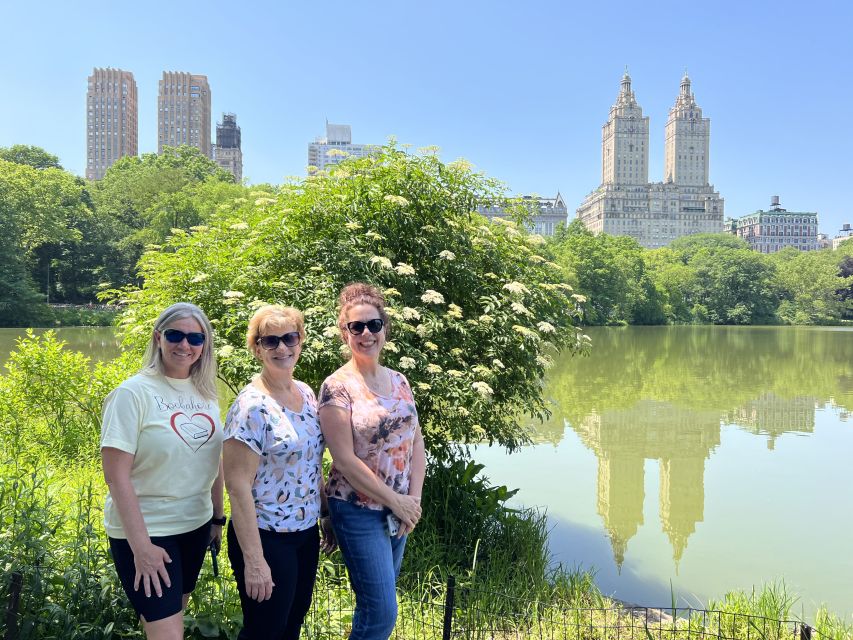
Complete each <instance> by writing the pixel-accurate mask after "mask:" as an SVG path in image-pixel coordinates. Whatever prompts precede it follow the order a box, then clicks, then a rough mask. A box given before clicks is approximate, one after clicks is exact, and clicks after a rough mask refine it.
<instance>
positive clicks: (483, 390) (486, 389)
mask: <svg viewBox="0 0 853 640" xmlns="http://www.w3.org/2000/svg"><path fill="white" fill-rule="evenodd" d="M471 387H472V388H473V389H474V391H476V392H477V393H479V394H480V395H481V396H483V397H484V398H488V397H489V396H491V395H492V394H493V393H494V390H493V389H492V388H491V387H490V386H489V385H487V384H486V383H485V382H483V381H481V380H478V381H477V382H474V383H472V384H471Z"/></svg>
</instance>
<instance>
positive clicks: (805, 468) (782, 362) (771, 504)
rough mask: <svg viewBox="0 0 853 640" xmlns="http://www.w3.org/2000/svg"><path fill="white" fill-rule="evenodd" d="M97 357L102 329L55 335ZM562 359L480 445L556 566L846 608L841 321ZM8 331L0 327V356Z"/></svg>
mask: <svg viewBox="0 0 853 640" xmlns="http://www.w3.org/2000/svg"><path fill="white" fill-rule="evenodd" d="M57 333H58V335H59V337H60V338H62V339H63V340H66V341H67V342H68V345H69V347H71V348H74V349H79V350H82V351H83V352H85V353H86V354H87V355H90V356H92V357H93V359H96V360H101V359H106V358H110V357H112V356H114V355H115V354H116V353H117V352H118V347H117V345H116V341H115V339H114V336H113V331H112V329H110V328H95V329H92V328H66V329H59V330H58V331H57ZM588 333H589V334H590V335H591V337H592V339H593V345H594V347H593V350H592V354H591V355H590V356H589V357H586V358H562V359H559V360H558V361H557V363H556V365H555V367H554V368H553V369H552V370H551V372H550V375H549V377H548V380H547V384H546V389H545V394H546V396H547V397H548V398H549V399H550V400H551V402H552V409H553V416H552V418H551V420H549V421H548V422H547V423H546V424H544V425H536V426H535V427H534V439H535V441H536V442H537V444H535V445H533V446H529V447H525V448H524V449H522V450H521V451H518V452H516V453H514V454H512V455H507V454H505V453H504V452H503V451H501V450H499V449H486V448H479V449H478V450H477V451H476V453H475V456H476V458H477V459H478V460H480V461H481V462H484V463H486V464H487V467H488V469H487V472H488V474H489V475H490V477H491V478H492V479H493V480H495V481H497V482H499V483H502V484H508V485H510V486H512V487H520V489H521V490H520V491H519V493H518V494H517V496H516V500H517V501H519V502H521V503H523V504H527V505H536V506H541V507H545V508H547V511H548V516H549V519H550V523H551V526H552V527H553V528H552V530H551V536H550V544H551V551H552V552H553V554H554V559H555V561H557V562H562V563H563V564H564V565H567V566H569V567H572V566H576V565H580V566H583V567H586V568H594V569H595V571H596V580H597V582H598V584H599V586H600V587H601V588H602V589H603V590H604V591H605V592H606V593H609V594H613V595H615V596H616V597H619V598H622V599H624V600H628V601H630V602H635V603H640V604H648V605H668V604H669V603H670V584H672V588H673V589H674V590H675V593H676V595H677V596H678V598H679V600H680V603H681V604H685V603H686V604H690V605H694V606H701V605H702V604H703V603H704V602H706V601H707V599H708V598H712V597H718V596H720V595H722V594H723V593H724V592H725V591H727V590H729V589H732V588H742V589H747V590H749V589H751V588H752V586H753V585H760V584H761V583H762V582H765V581H771V580H774V579H778V578H784V580H785V582H786V584H787V585H788V587H789V588H790V590H791V591H793V592H796V593H798V594H800V596H801V597H802V600H801V602H800V603H799V604H798V605H797V612H800V611H802V612H803V613H804V614H805V615H807V616H810V615H812V613H813V612H814V610H815V608H816V606H817V605H818V604H820V603H826V604H827V605H828V606H829V607H830V608H831V609H832V610H834V611H835V612H836V613H839V614H841V615H846V616H848V618H849V616H850V615H851V614H853V420H851V419H850V417H849V416H850V412H851V411H853V331H850V330H846V329H841V328H811V327H745V328H740V327H629V328H621V329H590V330H589V331H588ZM21 334H23V330H19V329H0V363H2V362H4V361H5V360H6V358H7V356H8V353H9V351H11V350H12V348H13V347H14V341H15V338H16V337H18V336H20V335H21Z"/></svg>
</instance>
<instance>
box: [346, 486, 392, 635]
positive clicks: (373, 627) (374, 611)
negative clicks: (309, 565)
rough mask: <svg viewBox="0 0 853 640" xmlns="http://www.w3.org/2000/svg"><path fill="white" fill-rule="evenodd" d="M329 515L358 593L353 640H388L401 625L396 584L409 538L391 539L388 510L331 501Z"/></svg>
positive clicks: (353, 621) (353, 619)
mask: <svg viewBox="0 0 853 640" xmlns="http://www.w3.org/2000/svg"><path fill="white" fill-rule="evenodd" d="M329 512H330V513H331V516H332V526H333V527H334V529H335V537H336V538H337V539H338V545H339V546H340V548H341V552H342V553H343V554H344V562H345V563H346V565H347V570H348V571H349V577H350V583H351V584H352V590H353V591H354V592H355V613H354V614H353V618H352V633H350V640H388V637H389V636H390V635H391V632H392V631H393V630H394V623H395V622H397V590H396V583H397V576H398V575H399V573H400V565H401V564H402V562H403V551H404V549H405V548H406V537H407V536H404V537H403V538H397V537H396V536H395V537H393V538H392V537H390V536H389V535H388V530H387V528H386V525H385V517H386V516H387V515H388V513H389V511H388V510H387V509H386V510H383V511H378V510H374V509H366V508H364V507H358V506H356V505H353V504H350V503H349V502H345V501H344V500H337V499H335V498H330V499H329Z"/></svg>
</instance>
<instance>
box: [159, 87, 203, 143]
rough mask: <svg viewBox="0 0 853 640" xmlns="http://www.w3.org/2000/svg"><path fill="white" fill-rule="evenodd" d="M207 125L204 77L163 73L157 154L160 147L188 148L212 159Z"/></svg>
mask: <svg viewBox="0 0 853 640" xmlns="http://www.w3.org/2000/svg"><path fill="white" fill-rule="evenodd" d="M210 122H211V120H210V86H209V85H208V84H207V76H199V75H193V74H191V73H182V72H175V71H164V72H163V78H162V79H161V80H160V94H159V98H158V100H157V153H163V147H164V146H170V147H178V146H180V145H182V144H188V145H190V146H192V147H196V148H198V149H200V150H201V152H202V153H203V154H204V155H206V156H207V157H208V158H212V157H213V149H212V147H211V144H210Z"/></svg>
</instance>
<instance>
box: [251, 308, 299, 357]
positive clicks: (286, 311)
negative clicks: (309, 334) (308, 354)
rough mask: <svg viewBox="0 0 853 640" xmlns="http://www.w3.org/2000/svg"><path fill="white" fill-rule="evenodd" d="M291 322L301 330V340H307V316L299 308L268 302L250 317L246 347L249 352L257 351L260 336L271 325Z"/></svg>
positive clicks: (297, 329)
mask: <svg viewBox="0 0 853 640" xmlns="http://www.w3.org/2000/svg"><path fill="white" fill-rule="evenodd" d="M285 322H290V323H292V324H293V325H294V326H295V327H296V331H297V332H299V341H300V342H305V317H304V316H303V315H302V312H301V311H300V310H299V309H296V308H294V307H285V306H284V305H280V304H267V305H264V306H263V307H261V308H260V309H258V310H257V311H255V313H254V315H253V316H252V317H251V318H250V319H249V328H248V329H247V330H246V348H247V349H248V350H249V353H251V354H253V355H254V353H255V344H256V343H257V341H258V338H259V337H260V336H261V335H262V334H263V333H264V332H265V331H266V330H267V329H268V328H269V327H270V326H271V325H276V324H278V325H280V324H284V323H285Z"/></svg>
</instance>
